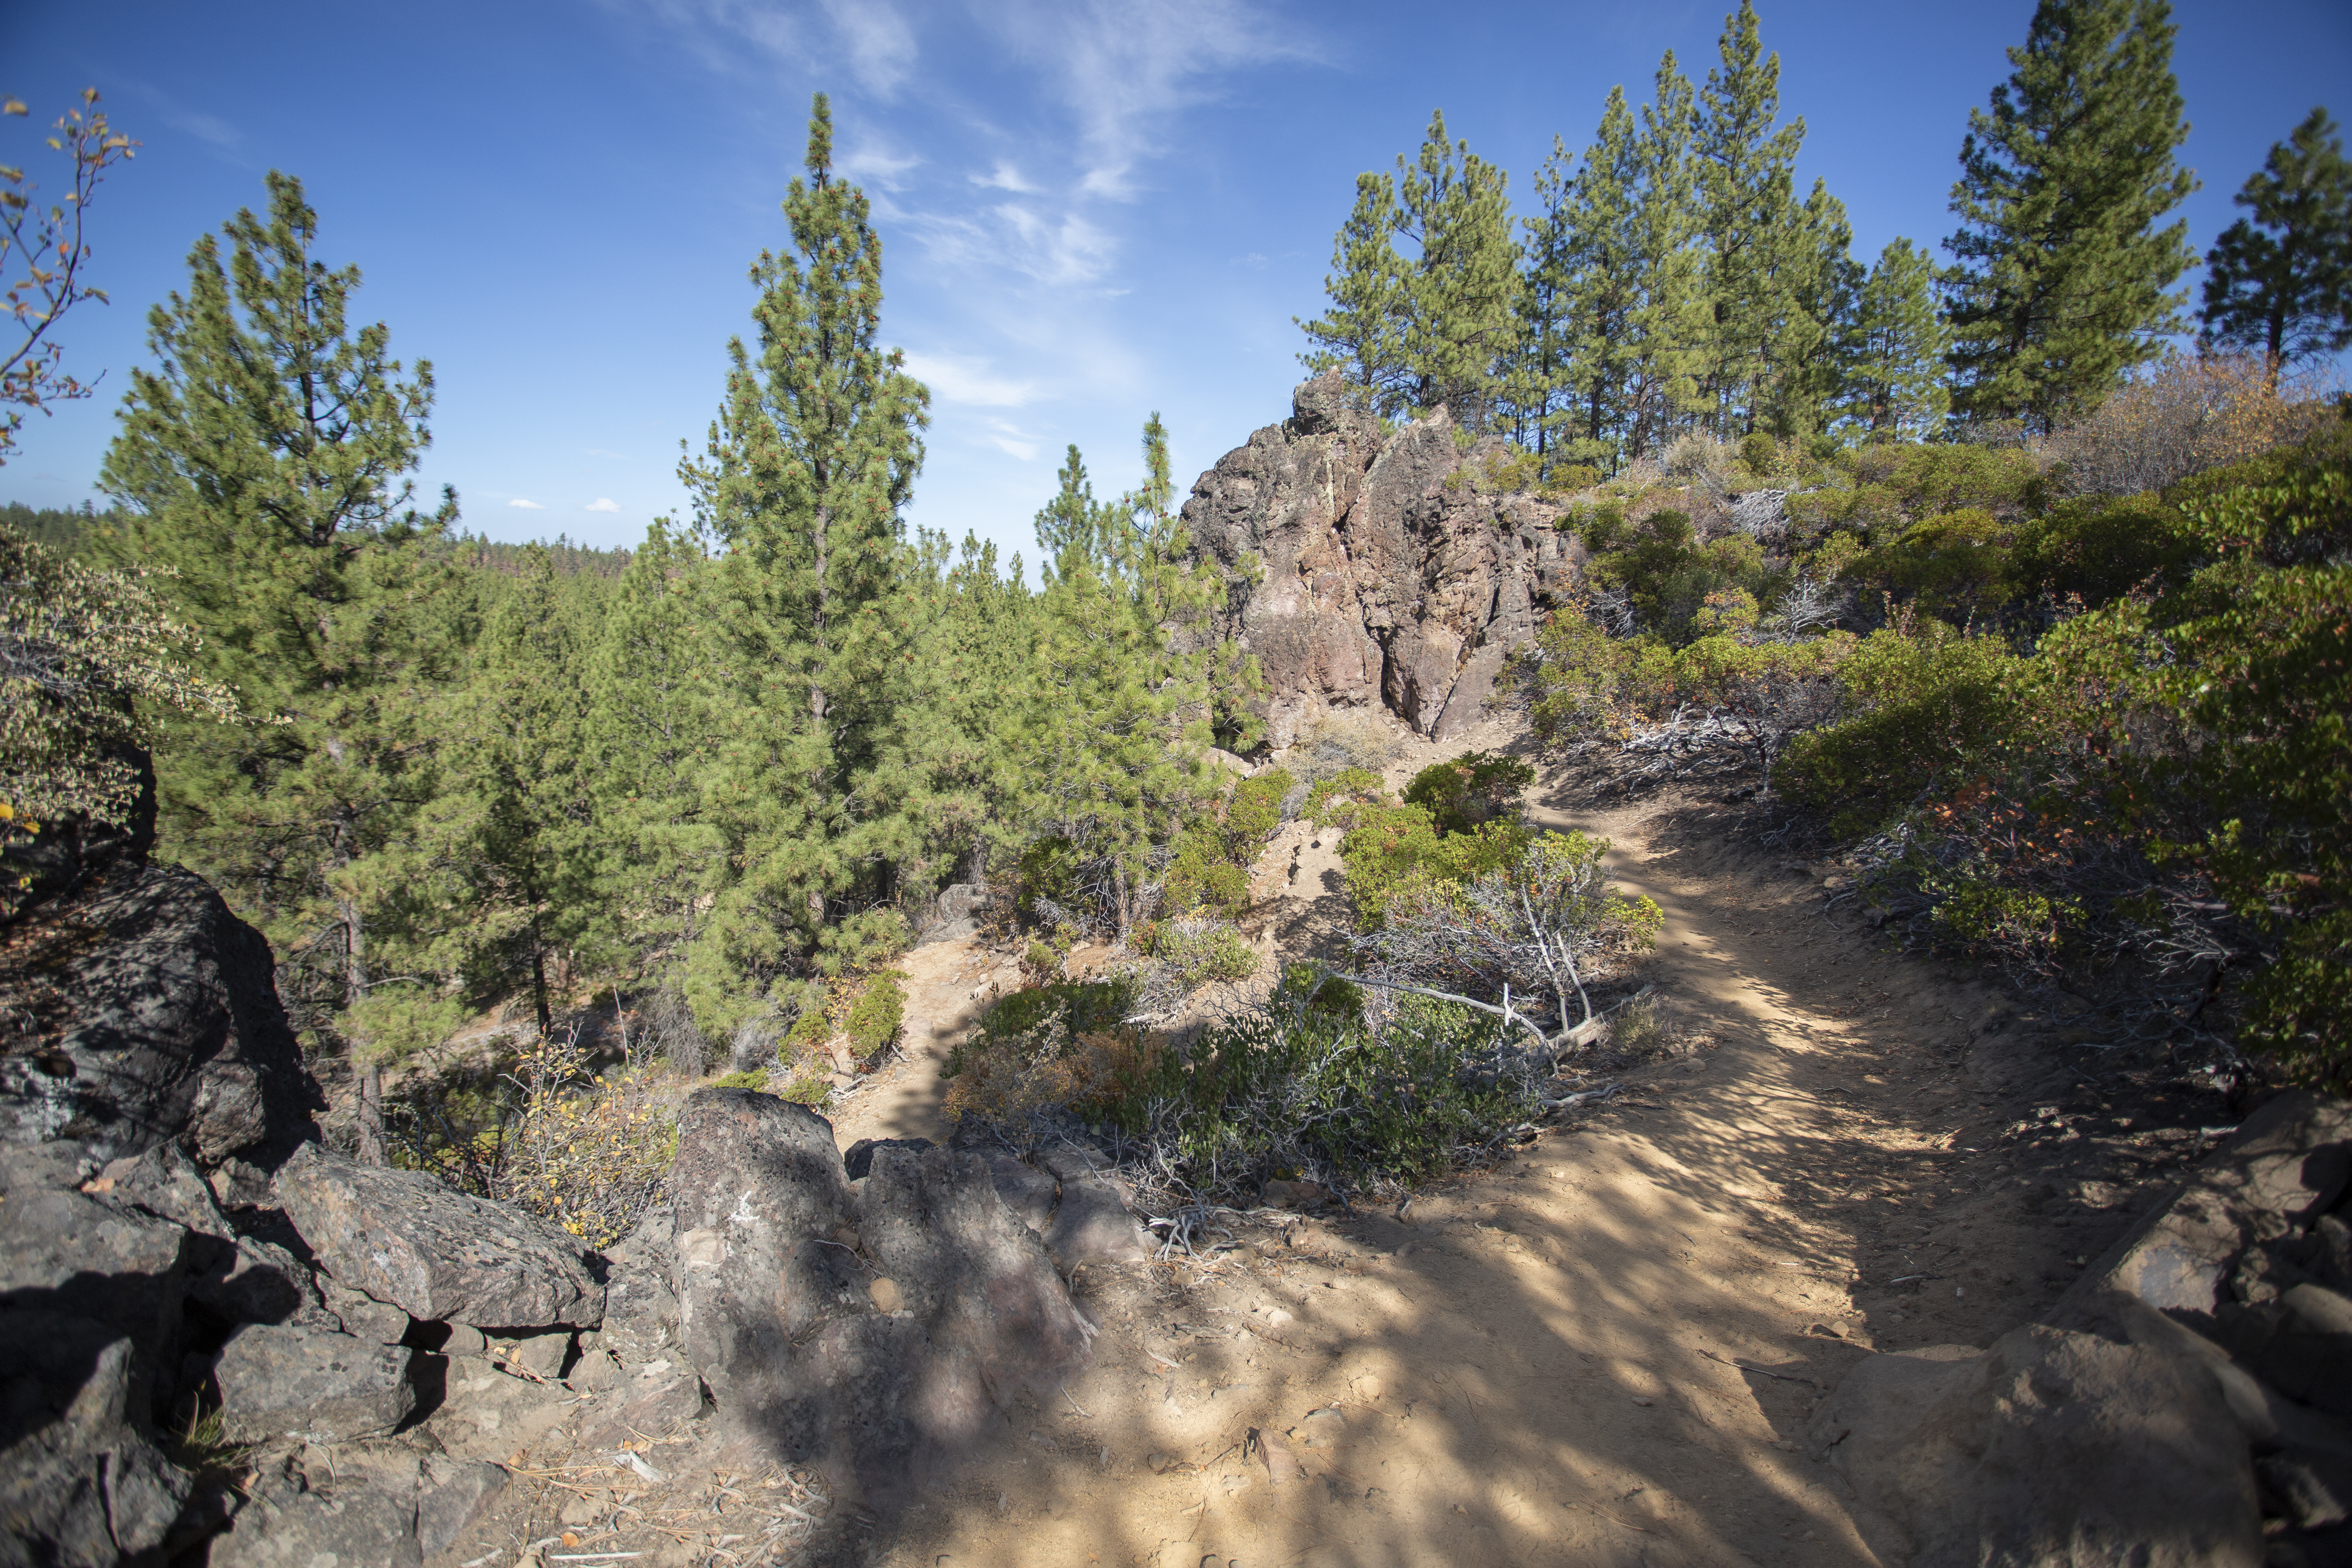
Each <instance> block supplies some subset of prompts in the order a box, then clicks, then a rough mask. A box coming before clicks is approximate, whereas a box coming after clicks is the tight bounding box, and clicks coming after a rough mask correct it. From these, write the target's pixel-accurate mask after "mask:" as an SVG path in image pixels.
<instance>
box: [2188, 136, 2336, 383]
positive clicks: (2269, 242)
mask: <svg viewBox="0 0 2352 1568" xmlns="http://www.w3.org/2000/svg"><path fill="white" fill-rule="evenodd" d="M2235 199H2236V201H2237V205H2240V206H2242V207H2244V208H2245V209H2246V211H2247V212H2248V213H2249V214H2250V215H2252V216H2251V219H2249V218H2240V219H2239V220H2238V221H2237V222H2235V223H2233V224H2231V226H2229V227H2228V228H2226V229H2223V230H2222V231H2221V238H2220V239H2219V240H2217V241H2216V242H2215V243H2214V246H2213V248H2212V250H2211V251H2210V252H2209V253H2208V254H2207V256H2206V258H2205V268H2206V271H2205V308H2204V310H2203V311H2202V312H2201V316H2202V320H2203V323H2204V329H2205V330H2204V334H2203V335H2204V340H2205V342H2208V343H2209V344H2215V345H2226V346H2229V347H2233V348H2249V349H2257V350H2259V351H2261V352H2262V353H2265V354H2267V355H2269V356H2270V361H2271V364H2272V366H2273V375H2275V374H2276V367H2277V366H2279V365H2281V364H2284V363H2286V362H2287V361H2289V360H2295V359H2304V358H2307V357H2309V356H2311V355H2313V354H2330V353H2337V352H2339V351H2340V350H2342V349H2343V348H2345V347H2346V346H2347V344H2352V163H2347V162H2346V160H2345V157H2344V138H2343V136H2342V135H2341V134H2340V133H2339V132H2337V130H2336V121H2334V120H2332V119H2330V118H2329V117H2328V113H2327V110H2325V109H2315V110H2312V111H2311V113H2310V114H2309V115H2307V116H2305V119H2304V121H2303V123H2302V124H2300V125H2298V126H2296V127H2295V128H2294V133H2293V134H2292V135H2291V136H2289V137H2288V138H2287V139H2286V140H2285V141H2284V142H2274V143H2273V144H2272V147H2271V151H2270V156H2269V157H2267V158H2265V159H2263V166H2262V169H2261V170H2260V171H2259V172H2258V173H2256V174H2253V175H2252V177H2251V178H2249V179H2248V180H2247V181H2246V184H2245V188H2244V189H2243V190H2242V191H2240V192H2239V193H2238V195H2237V196H2236V198H2235Z"/></svg>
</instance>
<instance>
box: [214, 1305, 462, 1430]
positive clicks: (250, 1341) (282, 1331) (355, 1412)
mask: <svg viewBox="0 0 2352 1568" xmlns="http://www.w3.org/2000/svg"><path fill="white" fill-rule="evenodd" d="M408 1361H409V1352H408V1351H407V1350H406V1349H405V1348H404V1347H403V1346H400V1345H387V1344H382V1343H376V1342H370V1341H367V1340H362V1339H355V1338H353V1337H352V1336H351V1335H349V1334H337V1333H330V1332H328V1331H324V1330H320V1329H310V1328H298V1327H292V1326H288V1325H283V1324H277V1323H252V1324H247V1326H246V1327H244V1328H241V1329H239V1330H237V1331H236V1333H234V1334H232V1335H231V1336H230V1337H229V1342H228V1343H227V1344H226V1346H225V1347H223V1349H222V1351H221V1353H220V1360H219V1361H218V1362H217V1363H215V1366H214V1368H213V1379H214V1381H215V1384H218V1386H219V1388H220V1397H221V1419H222V1422H223V1424H224V1426H226V1430H227V1434H228V1436H229V1437H230V1438H231V1439H232V1440H234V1441H236V1442H240V1443H257V1442H264V1441H268V1440H269V1439H272V1438H277V1437H281V1436H285V1437H299V1438H301V1439H302V1440H303V1441H305V1442H310V1443H350V1442H355V1441H357V1440H358V1439H360V1438H363V1437H378V1436H383V1435H385V1434H386V1433H389V1432H391V1431H393V1430H394V1428H395V1427H397V1426H399V1425H400V1424H401V1423H402V1422H403V1421H404V1420H406V1419H407V1418H408V1414H409V1412H410V1411H412V1410H414V1409H415V1408H416V1390H415V1387H413V1386H412V1385H411V1384H410V1383H409V1380H408Z"/></svg>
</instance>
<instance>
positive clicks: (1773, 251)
mask: <svg viewBox="0 0 2352 1568" xmlns="http://www.w3.org/2000/svg"><path fill="white" fill-rule="evenodd" d="M1719 52H1720V54H1721V58H1722V64H1721V66H1720V68H1717V69H1716V70H1711V71H1709V72H1707V75H1706V88H1705V89H1703V90H1702V91H1701V92H1700V94H1699V98H1698V113H1697V118H1696V125H1695V127H1694V137H1693V147H1692V153H1693V156H1694V159H1695V162H1696V172H1697V176H1698V195H1699V200H1700V204H1701V205H1700V215H1701V216H1700V220H1699V221H1700V227H1701V232H1702V234H1703V236H1704V238H1705V243H1706V294H1707V304H1708V308H1709V311H1710V313H1711V315H1712V317H1713V321H1712V330H1711V331H1710V332H1709V333H1708V337H1707V342H1706V368H1705V372H1704V374H1703V377H1702V381H1703V385H1704V392H1705V396H1706V404H1707V406H1706V409H1705V415H1706V422H1707V423H1708V424H1709V425H1710V426H1713V428H1714V431H1715V434H1716V435H1717V437H1721V438H1724V439H1736V438H1737V437H1740V436H1743V435H1745V434H1747V433H1748V431H1750V430H1753V429H1755V428H1756V427H1757V426H1758V424H1759V420H1760V418H1761V417H1762V410H1763V409H1764V407H1765V405H1766V404H1767V402H1768V401H1769V399H1770V397H1771V395H1772V392H1771V383H1772V382H1773V380H1774V379H1775V378H1776V377H1777V376H1780V375H1782V374H1786V372H1787V369H1788V362H1789V361H1790V358H1791V357H1793V355H1794V354H1795V353H1799V352H1801V350H1800V349H1799V348H1797V347H1796V346H1795V345H1791V344H1790V343H1789V342H1786V341H1784V340H1786V339H1787V338H1788V337H1789V336H1790V334H1791V333H1797V334H1803V333H1804V332H1805V329H1806V327H1807V326H1808V325H1811V326H1813V327H1814V331H1813V332H1812V333H1811V335H1812V336H1815V337H1817V336H1818V335H1819V331H1818V324H1817V323H1809V322H1806V321H1804V320H1803V319H1802V318H1803V316H1804V311H1803V308H1802V304H1801V301H1800V300H1798V298H1797V297H1796V291H1795V289H1794V287H1793V281H1794V280H1793V279H1791V278H1790V271H1791V269H1792V264H1794V265H1796V266H1801V265H1802V264H1803V263H1804V261H1806V260H1807V259H1809V258H1805V257H1803V256H1801V254H1800V253H1801V249H1802V247H1803V246H1804V243H1805V236H1804V235H1803V233H1802V232H1801V231H1802V229H1803V224H1802V221H1801V213H1800V211H1799V209H1798V206H1797V204H1796V198H1795V194H1794V190H1795V178H1796V163H1797V150H1798V148H1799V147H1801V145H1803V143H1804V140H1805V122H1804V121H1802V120H1795V121H1790V122H1789V123H1788V124H1786V125H1780V126H1777V127H1776V126H1775V124H1774V121H1777V120H1779V119H1780V56H1779V55H1777V54H1776V55H1767V54H1765V53H1764V48H1763V44H1762V41H1761V39H1760V37H1759V28H1758V24H1757V20H1756V8H1755V7H1754V6H1753V5H1750V4H1748V0H1740V5H1739V9H1738V11H1736V12H1734V13H1733V14H1732V15H1731V16H1727V17H1726V18H1725V19H1724V27H1723V37H1722V39H1721V43H1720V46H1719ZM1792 317H1795V318H1798V320H1796V321H1791V318H1792ZM1805 346H1810V344H1807V345H1805Z"/></svg>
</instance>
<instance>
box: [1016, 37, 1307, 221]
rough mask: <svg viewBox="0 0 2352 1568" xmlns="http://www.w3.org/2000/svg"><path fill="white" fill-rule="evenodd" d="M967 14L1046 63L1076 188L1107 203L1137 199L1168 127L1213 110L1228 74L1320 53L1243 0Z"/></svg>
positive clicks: (1162, 148)
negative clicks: (1072, 156) (1073, 136)
mask: <svg viewBox="0 0 2352 1568" xmlns="http://www.w3.org/2000/svg"><path fill="white" fill-rule="evenodd" d="M972 10H973V15H974V16H976V17H977V18H978V19H979V20H980V22H981V23H982V26H987V27H989V28H990V29H991V30H992V31H994V32H996V33H997V34H998V35H999V36H1000V37H1003V38H1005V39H1006V40H1007V41H1008V42H1010V43H1012V44H1013V46H1014V47H1016V48H1018V49H1020V50H1022V51H1023V52H1024V53H1027V54H1030V55H1032V56H1033V57H1034V58H1040V59H1043V60H1045V62H1047V65H1048V68H1049V69H1048V76H1049V78H1050V79H1051V82H1052V86H1053V89H1054V90H1055V93H1056V95H1057V96H1058V97H1059V98H1060V100H1061V101H1062V102H1063V103H1064V105H1065V106H1066V107H1067V108H1068V109H1069V110H1070V111H1071V113H1072V114H1073V116H1074V117H1075V118H1076V121H1077V128H1078V132H1079V137H1080V141H1081V145H1082V148H1083V152H1084V157H1085V163H1086V173H1085V175H1084V177H1083V178H1082V179H1081V180H1080V181H1079V182H1078V188H1079V189H1080V190H1081V191H1083V192H1085V193H1086V194H1087V195H1095V196H1103V197H1108V198H1110V199H1112V200H1122V201H1123V200H1129V199H1132V198H1133V197H1134V196H1135V195H1137V194H1138V186H1137V184H1136V181H1135V177H1134V176H1135V171H1136V165H1137V164H1139V163H1143V162H1145V161H1146V160H1148V159H1150V158H1152V157H1155V156H1157V155H1158V154H1159V153H1160V152H1162V151H1164V150H1165V146H1166V142H1167V139H1168V135H1169V132H1170V128H1171V121H1172V120H1173V119H1174V117H1175V116H1176V115H1177V114H1178V113H1179V112H1180V111H1181V110H1186V109H1189V108H1192V107H1194V106H1196V105H1198V104H1202V103H1206V102H1211V101H1213V100H1215V99H1216V98H1217V97H1218V95H1219V94H1220V92H1221V91H1222V90H1223V79H1224V78H1225V77H1226V76H1227V75H1228V74H1229V73H1231V72H1232V71H1234V70H1235V69H1239V68H1247V67H1259V66H1266V65H1274V64H1278V63H1279V64H1288V63H1297V62H1301V61H1315V60H1318V59H1320V58H1322V57H1323V53H1324V51H1323V50H1322V48H1321V47H1319V45H1318V41H1317V40H1316V38H1315V37H1314V36H1313V34H1312V32H1311V30H1310V29H1308V28H1307V27H1306V26H1303V25H1302V24H1299V23H1297V21H1295V20H1291V19H1277V18H1276V17H1274V16H1271V15H1270V14H1269V13H1268V12H1267V11H1266V10H1265V8H1263V7H1261V6H1259V5H1252V4H1250V3H1249V0H1077V3H1076V4H1070V3H1067V0H979V3H975V4H974V5H973V6H972Z"/></svg>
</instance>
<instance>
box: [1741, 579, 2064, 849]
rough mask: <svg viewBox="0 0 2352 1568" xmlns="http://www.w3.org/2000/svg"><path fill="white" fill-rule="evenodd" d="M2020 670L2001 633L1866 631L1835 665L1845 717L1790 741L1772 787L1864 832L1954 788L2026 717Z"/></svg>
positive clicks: (2023, 668) (1943, 629)
mask: <svg viewBox="0 0 2352 1568" xmlns="http://www.w3.org/2000/svg"><path fill="white" fill-rule="evenodd" d="M2025 673H2026V661H2025V660H2024V659H2021V658H2018V657H2017V656H2016V655H2014V654H2012V653H2011V652H2010V650H2009V647H2008V646H2007V645H2006V644H2005V643H2003V642H2002V641H2001V640H2000V638H1999V637H1969V636H1964V635H1962V634H1960V633H1958V632H1954V631H1951V630H1949V629H1948V628H1947V627H1944V626H1938V625H1936V624H1934V623H1929V625H1928V626H1927V629H1926V630H1925V631H1922V632H1917V633H1915V634H1908V635H1906V633H1905V632H1902V631H1900V630H1896V629H1895V628H1891V627H1889V628H1883V629H1881V630H1879V631H1875V632H1873V633H1872V634H1871V635H1870V636H1869V637H1866V638H1864V640H1863V641H1862V642H1861V644H1860V645H1858V646H1857V647H1855V648H1854V649H1853V653H1852V654H1851V655H1850V656H1849V657H1848V658H1846V659H1845V661H1844V662H1843V664H1842V665H1841V666H1840V667H1839V669H1838V680H1839V684H1840V685H1841V686H1842V687H1843V692H1844V699H1845V706H1846V710H1847V713H1848V716H1847V717H1846V718H1844V719H1842V720H1840V721H1838V722H1836V723H1834V724H1831V725H1829V726H1827V727H1825V728H1822V729H1819V730H1815V731H1812V732H1811V733H1810V734H1806V735H1801V736H1798V737H1797V738H1796V739H1794V740H1792V741H1790V742H1789V747H1788V751H1787V752H1786V753H1785V754H1784V755H1783V756H1782V757H1781V759H1780V768H1779V770H1778V773H1777V774H1776V778H1777V782H1778V784H1779V787H1780V791H1781V792H1782V793H1783V794H1785V795H1789V796H1790V798H1792V799H1795V800H1800V801H1802V802H1804V803H1806V804H1808V805H1813V806H1817V807H1819V808H1821V809H1823V810H1826V811H1831V812H1833V813H1837V814H1839V826H1840V828H1841V830H1842V831H1845V832H1849V833H1854V832H1862V831H1866V830H1867V829H1868V828H1870V827H1873V826H1876V825H1877V824H1878V823H1879V822H1880V821H1881V820H1883V819H1884V818H1885V817H1886V816H1888V815H1889V814H1891V813H1893V812H1896V811H1899V810H1901V809H1902V808H1904V807H1906V806H1907V805H1910V804H1911V803H1912V802H1913V801H1914V800H1915V799H1916V798H1917V797H1918V796H1919V795H1921V794H1922V792H1924V791H1927V790H1928V789H1930V788H1931V787H1934V786H1936V785H1937V784H1942V785H1943V786H1944V787H1946V788H1950V787H1953V786H1955V785H1956V784H1958V780H1957V779H1956V778H1955V777H1954V776H1953V775H1954V774H1955V773H1958V772H1963V771H1966V770H1967V768H1968V767H1969V765H1971V764H1970V763H1969V758H1970V757H1971V756H1972V755H1974V754H1976V753H1978V752H1979V751H1980V749H1981V748H1982V746H1983V744H1984V742H1985V740H1986V738H1987V737H1988V736H1990V735H1994V734H1998V733H2001V732H2003V731H2007V730H2010V729H2011V728H2012V727H2014V726H2017V725H2019V724H2021V723H2022V722H2024V721H2028V720H2030V719H2031V717H2032V705H2031V703H2030V702H2029V701H2028V700H2026V699H2025V698H2024V696H2023V695H2022V691H2021V680H2022V679H2023V677H2024V675H2025Z"/></svg>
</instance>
